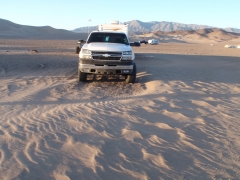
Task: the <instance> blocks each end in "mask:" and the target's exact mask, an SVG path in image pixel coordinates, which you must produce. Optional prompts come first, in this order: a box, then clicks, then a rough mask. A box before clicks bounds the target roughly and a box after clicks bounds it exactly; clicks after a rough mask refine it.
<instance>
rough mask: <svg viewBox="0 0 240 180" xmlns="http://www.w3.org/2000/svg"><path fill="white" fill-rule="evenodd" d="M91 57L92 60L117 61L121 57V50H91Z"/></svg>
mask: <svg viewBox="0 0 240 180" xmlns="http://www.w3.org/2000/svg"><path fill="white" fill-rule="evenodd" d="M92 58H93V60H110V61H111V60H114V61H119V60H121V58H122V52H102V51H92Z"/></svg>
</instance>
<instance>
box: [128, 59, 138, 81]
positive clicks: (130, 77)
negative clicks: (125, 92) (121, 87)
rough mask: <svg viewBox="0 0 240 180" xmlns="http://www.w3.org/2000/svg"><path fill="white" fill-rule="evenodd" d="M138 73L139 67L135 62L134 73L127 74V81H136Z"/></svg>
mask: <svg viewBox="0 0 240 180" xmlns="http://www.w3.org/2000/svg"><path fill="white" fill-rule="evenodd" d="M136 75H137V67H136V64H135V63H134V64H133V71H132V73H131V74H129V75H127V76H126V82H127V83H134V82H135V80H136Z"/></svg>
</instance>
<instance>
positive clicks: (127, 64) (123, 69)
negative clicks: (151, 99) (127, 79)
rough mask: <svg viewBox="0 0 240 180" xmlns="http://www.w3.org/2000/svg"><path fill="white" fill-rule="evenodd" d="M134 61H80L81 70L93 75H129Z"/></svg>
mask: <svg viewBox="0 0 240 180" xmlns="http://www.w3.org/2000/svg"><path fill="white" fill-rule="evenodd" d="M133 64H134V61H116V62H115V61H94V60H82V59H80V60H79V66H78V68H79V70H80V71H81V72H84V73H91V74H115V75H127V74H131V73H132V70H133Z"/></svg>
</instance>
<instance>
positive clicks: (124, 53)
mask: <svg viewBox="0 0 240 180" xmlns="http://www.w3.org/2000/svg"><path fill="white" fill-rule="evenodd" d="M123 55H132V51H123Z"/></svg>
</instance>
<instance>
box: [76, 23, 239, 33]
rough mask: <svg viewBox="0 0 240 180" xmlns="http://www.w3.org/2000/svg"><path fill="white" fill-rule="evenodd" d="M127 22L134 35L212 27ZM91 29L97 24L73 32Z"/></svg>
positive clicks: (228, 29)
mask: <svg viewBox="0 0 240 180" xmlns="http://www.w3.org/2000/svg"><path fill="white" fill-rule="evenodd" d="M125 23H126V24H129V32H130V33H129V34H130V35H136V34H143V33H147V32H156V31H163V32H170V31H177V30H198V29H205V28H213V27H211V26H206V25H196V24H182V23H176V22H166V21H160V22H158V21H151V22H142V21H139V20H133V21H128V22H125ZM93 30H97V26H89V27H79V28H77V29H74V30H73V31H74V32H88V31H89V32H91V31H93ZM224 30H226V31H228V32H235V33H240V29H236V28H226V29H224Z"/></svg>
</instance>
